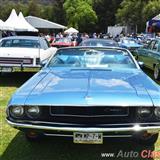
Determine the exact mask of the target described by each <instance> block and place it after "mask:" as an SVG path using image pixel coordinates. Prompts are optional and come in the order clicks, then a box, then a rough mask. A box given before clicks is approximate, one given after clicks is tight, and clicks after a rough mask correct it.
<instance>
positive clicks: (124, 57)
mask: <svg viewBox="0 0 160 160" xmlns="http://www.w3.org/2000/svg"><path fill="white" fill-rule="evenodd" d="M48 67H77V68H120V67H121V68H136V65H135V63H134V61H133V59H132V58H131V56H130V55H129V53H128V52H127V51H123V50H118V49H66V50H59V51H57V54H56V55H55V56H54V57H53V58H52V59H51V60H50V62H49V64H48Z"/></svg>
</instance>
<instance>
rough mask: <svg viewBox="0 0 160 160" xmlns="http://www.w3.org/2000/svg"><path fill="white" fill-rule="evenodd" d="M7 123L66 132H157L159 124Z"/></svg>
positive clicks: (13, 125) (19, 126) (18, 126)
mask: <svg viewBox="0 0 160 160" xmlns="http://www.w3.org/2000/svg"><path fill="white" fill-rule="evenodd" d="M7 122H8V124H9V125H11V126H12V127H14V128H17V129H31V130H32V129H34V130H44V131H66V132H128V131H129V132H141V131H147V132H150V133H152V132H154V133H155V132H159V131H160V126H140V125H138V124H135V125H134V126H132V127H127V126H126V127H111V128H100V127H74V126H73V127H63V126H60V127H56V126H44V125H36V124H33V125H32V124H24V123H23V124H22V123H15V122H12V121H9V120H7Z"/></svg>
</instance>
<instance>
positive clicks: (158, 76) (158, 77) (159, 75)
mask: <svg viewBox="0 0 160 160" xmlns="http://www.w3.org/2000/svg"><path fill="white" fill-rule="evenodd" d="M154 79H155V80H160V70H159V66H158V65H155V67H154Z"/></svg>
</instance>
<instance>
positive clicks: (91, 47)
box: [58, 46, 128, 52]
mask: <svg viewBox="0 0 160 160" xmlns="http://www.w3.org/2000/svg"><path fill="white" fill-rule="evenodd" d="M68 49H115V50H123V51H127V52H128V50H127V49H125V48H121V47H114V46H105V47H104V46H102V47H97V46H76V47H65V48H59V49H58V50H68Z"/></svg>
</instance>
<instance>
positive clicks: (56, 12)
mask: <svg viewBox="0 0 160 160" xmlns="http://www.w3.org/2000/svg"><path fill="white" fill-rule="evenodd" d="M64 2H65V0H54V2H53V5H52V10H53V17H52V20H54V22H57V23H60V24H63V25H66V24H67V21H66V14H65V10H64V7H63V4H64Z"/></svg>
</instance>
